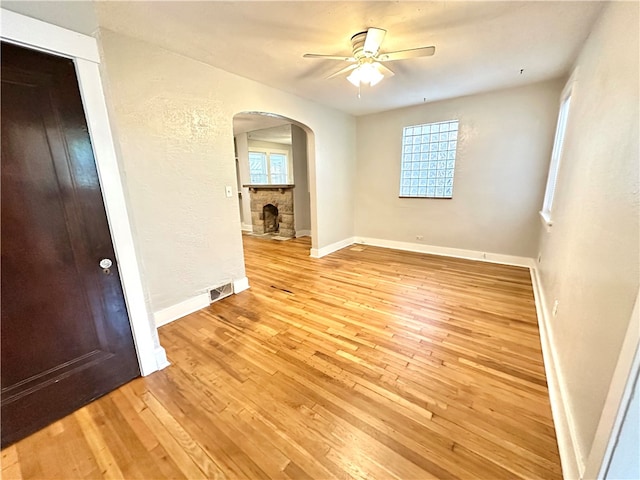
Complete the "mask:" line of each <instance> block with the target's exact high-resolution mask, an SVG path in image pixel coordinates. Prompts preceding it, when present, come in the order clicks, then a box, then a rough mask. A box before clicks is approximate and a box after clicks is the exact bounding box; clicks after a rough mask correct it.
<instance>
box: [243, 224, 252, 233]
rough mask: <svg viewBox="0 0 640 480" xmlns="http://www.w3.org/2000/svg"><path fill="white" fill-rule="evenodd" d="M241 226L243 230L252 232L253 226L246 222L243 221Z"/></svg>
mask: <svg viewBox="0 0 640 480" xmlns="http://www.w3.org/2000/svg"><path fill="white" fill-rule="evenodd" d="M241 228H242V231H243V232H252V231H253V226H252V225H249V224H247V223H243V224H242V227H241Z"/></svg>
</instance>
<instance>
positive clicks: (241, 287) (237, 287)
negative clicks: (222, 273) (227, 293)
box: [233, 277, 249, 293]
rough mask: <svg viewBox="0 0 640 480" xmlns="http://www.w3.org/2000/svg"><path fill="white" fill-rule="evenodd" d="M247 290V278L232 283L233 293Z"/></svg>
mask: <svg viewBox="0 0 640 480" xmlns="http://www.w3.org/2000/svg"><path fill="white" fill-rule="evenodd" d="M248 288H249V279H248V278H247V277H242V278H239V279H238V280H234V281H233V293H240V292H243V291H245V290H247V289H248Z"/></svg>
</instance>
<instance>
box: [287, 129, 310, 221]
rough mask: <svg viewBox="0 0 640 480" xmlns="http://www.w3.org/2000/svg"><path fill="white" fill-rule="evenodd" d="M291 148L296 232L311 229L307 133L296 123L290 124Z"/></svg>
mask: <svg viewBox="0 0 640 480" xmlns="http://www.w3.org/2000/svg"><path fill="white" fill-rule="evenodd" d="M291 147H292V149H293V174H294V180H295V182H296V188H295V189H294V191H293V197H294V202H293V208H294V210H295V226H296V234H299V233H300V232H303V231H307V230H311V205H310V203H309V202H310V196H309V172H308V160H307V134H306V133H305V131H304V130H303V129H302V128H300V127H299V126H297V125H291Z"/></svg>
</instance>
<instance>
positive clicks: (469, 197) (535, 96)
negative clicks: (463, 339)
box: [356, 81, 562, 257]
mask: <svg viewBox="0 0 640 480" xmlns="http://www.w3.org/2000/svg"><path fill="white" fill-rule="evenodd" d="M561 87H562V82H560V81H552V82H545V83H539V84H534V85H529V86H526V87H520V88H514V89H509V90H502V91H498V92H494V93H487V94H482V95H474V96H469V97H462V98H457V99H454V100H447V101H442V102H436V103H430V104H426V105H421V106H416V107H409V108H403V109H399V110H392V111H388V112H383V113H379V114H375V115H367V116H363V117H358V119H357V149H358V176H357V181H356V235H358V236H361V237H371V238H375V239H383V240H394V241H401V242H412V243H422V244H425V245H435V246H442V247H452V248H461V249H468V250H477V251H481V252H491V253H498V254H503V255H516V256H529V257H533V256H535V254H536V252H537V243H538V227H539V220H538V217H537V211H538V210H539V209H540V205H541V202H542V195H543V190H544V184H545V181H546V172H547V166H548V164H549V156H550V152H551V145H552V141H553V130H554V124H555V119H556V117H557V114H558V106H557V99H558V94H559V92H560V89H561ZM451 119H458V120H460V134H459V138H458V152H457V159H456V167H455V178H454V187H453V199H451V200H443V199H423V198H398V192H399V178H400V146H401V142H402V128H403V127H405V126H407V125H416V124H421V123H430V122H438V121H445V120H451ZM417 235H421V236H423V237H424V238H423V240H421V241H419V240H417V239H416V236H417Z"/></svg>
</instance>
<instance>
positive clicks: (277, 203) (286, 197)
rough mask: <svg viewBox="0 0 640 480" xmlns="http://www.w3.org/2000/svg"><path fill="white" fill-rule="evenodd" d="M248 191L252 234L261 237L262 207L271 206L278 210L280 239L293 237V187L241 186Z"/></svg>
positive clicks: (262, 229) (262, 225)
mask: <svg viewBox="0 0 640 480" xmlns="http://www.w3.org/2000/svg"><path fill="white" fill-rule="evenodd" d="M243 187H246V188H248V189H249V194H250V198H251V225H252V228H253V233H255V234H257V235H263V234H264V233H265V225H264V207H265V206H266V205H273V206H274V207H276V208H277V209H278V223H279V225H278V230H277V232H274V233H277V234H278V235H279V236H281V237H291V238H293V237H295V236H296V231H295V228H294V223H293V187H294V186H293V185H243Z"/></svg>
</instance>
